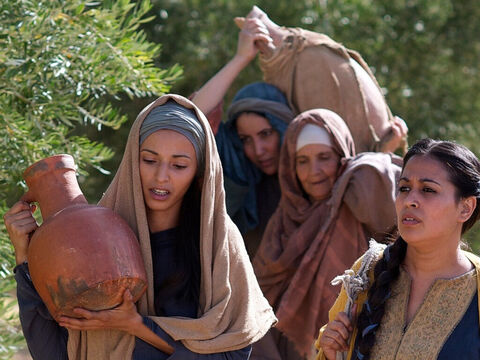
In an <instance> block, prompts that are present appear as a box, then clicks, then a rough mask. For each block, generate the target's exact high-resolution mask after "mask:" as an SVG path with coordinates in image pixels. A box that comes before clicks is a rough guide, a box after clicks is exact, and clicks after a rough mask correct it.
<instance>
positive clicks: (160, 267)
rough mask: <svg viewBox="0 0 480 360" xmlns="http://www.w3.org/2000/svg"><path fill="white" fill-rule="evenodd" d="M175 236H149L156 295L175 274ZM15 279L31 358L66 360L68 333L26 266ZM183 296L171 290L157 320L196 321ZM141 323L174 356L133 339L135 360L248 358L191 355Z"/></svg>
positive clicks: (242, 355)
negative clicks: (190, 319)
mask: <svg viewBox="0 0 480 360" xmlns="http://www.w3.org/2000/svg"><path fill="white" fill-rule="evenodd" d="M175 233H176V232H175V229H170V230H166V231H162V232H159V233H155V234H152V235H151V245H152V261H153V271H154V288H155V293H157V290H158V289H159V287H160V285H161V284H162V283H163V281H164V280H165V279H167V278H168V277H170V276H171V275H172V274H174V273H175V272H176V271H178V267H177V264H176V263H175V261H174V254H173V250H174V242H175ZM15 279H16V281H17V297H18V305H19V309H20V322H21V324H22V330H23V334H24V336H25V339H26V341H27V345H28V349H29V350H30V353H31V354H32V357H33V358H34V359H40V360H43V359H68V356H67V341H68V331H67V330H66V329H65V328H62V327H61V326H59V325H58V323H57V322H56V321H55V320H54V319H53V318H52V316H51V315H50V313H49V312H48V310H47V308H46V306H45V304H44V303H43V302H42V299H41V298H40V297H39V296H38V293H37V291H36V290H35V288H34V287H33V284H32V280H31V279H30V275H29V272H28V265H27V264H21V265H18V266H17V267H16V268H15ZM182 292H183V289H182V288H177V289H172V290H171V292H170V293H169V294H168V295H169V296H167V297H166V300H165V301H163V302H162V303H157V302H156V303H155V311H156V313H157V314H158V315H160V316H183V317H190V318H195V317H197V309H198V303H197V302H188V301H186V300H184V299H183V297H182V296H180V295H181V294H182ZM143 322H144V324H146V325H147V326H148V327H149V328H150V329H151V330H152V331H153V332H155V333H156V334H157V335H159V336H160V337H161V338H162V339H164V340H165V341H167V342H168V343H169V344H170V345H171V346H172V347H173V348H174V349H175V352H174V353H173V354H172V355H170V356H169V355H167V354H165V353H163V352H161V351H160V350H158V349H156V348H155V347H153V346H152V345H150V344H148V343H146V342H144V341H142V340H140V339H139V338H135V340H136V341H135V349H134V352H133V356H132V359H134V360H137V359H138V360H140V359H142V360H149V359H152V360H153V359H155V360H163V359H169V360H179V359H182V360H247V359H248V358H249V357H250V351H251V346H247V347H245V348H243V349H240V350H236V351H229V352H224V353H215V354H197V353H193V352H191V351H190V350H188V349H187V348H186V347H185V346H184V345H183V344H182V343H181V342H180V341H174V340H173V339H172V338H171V337H170V336H169V335H168V334H167V333H165V332H164V331H163V330H162V329H161V328H160V327H159V326H158V325H157V324H156V323H155V322H153V321H152V320H151V319H150V318H148V317H144V318H143Z"/></svg>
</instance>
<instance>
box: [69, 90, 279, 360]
mask: <svg viewBox="0 0 480 360" xmlns="http://www.w3.org/2000/svg"><path fill="white" fill-rule="evenodd" d="M170 99H173V100H174V101H176V102H177V103H179V104H181V105H183V106H185V107H186V108H189V109H193V110H194V111H195V112H196V114H197V117H198V119H199V121H200V122H201V124H202V126H203V128H204V130H205V133H206V150H205V151H206V154H205V160H206V165H205V172H204V178H203V187H202V200H201V201H202V205H201V228H200V233H201V235H200V252H201V254H200V259H201V271H202V274H201V285H200V299H199V304H200V305H199V313H198V315H199V316H198V318H197V319H189V318H177V317H157V316H155V312H154V291H153V270H152V257H151V249H150V236H149V229H148V224H147V217H146V210H145V205H144V200H143V195H142V188H141V183H140V175H139V165H138V159H139V131H140V126H141V124H142V122H143V120H144V119H145V117H146V116H147V114H148V113H149V112H150V111H151V110H152V109H153V108H154V107H156V106H161V105H162V104H164V103H165V102H167V101H168V100H170ZM99 204H100V205H103V206H106V207H108V208H111V209H113V211H115V212H116V213H118V214H120V215H121V216H122V217H123V218H124V219H125V220H126V221H127V222H128V223H129V224H130V226H131V227H132V229H133V230H134V231H135V233H136V234H137V236H138V238H139V241H140V246H141V250H142V255H143V260H144V262H145V267H146V272H147V278H148V289H147V292H146V294H144V295H143V296H142V298H141V299H140V301H139V302H138V310H139V312H140V314H142V315H148V316H150V317H151V318H152V319H153V320H154V321H155V322H156V323H157V324H158V325H159V326H160V327H161V328H162V329H163V330H165V332H167V333H168V334H169V335H170V336H171V337H172V338H173V339H174V340H180V341H182V342H183V344H184V345H185V346H186V347H187V348H188V349H190V350H191V351H193V352H197V353H203V354H204V353H216V352H225V351H232V350H237V349H241V348H243V347H245V346H247V345H249V344H251V343H253V342H255V341H257V340H259V339H260V338H261V337H262V336H263V335H264V334H265V333H266V332H267V331H268V329H270V327H271V326H272V325H273V324H275V322H276V318H275V316H274V314H273V311H272V309H271V307H270V306H269V304H268V302H267V300H266V299H265V298H264V297H263V295H262V292H261V290H260V287H259V286H258V283H257V280H256V278H255V275H254V273H253V269H252V266H251V264H250V261H249V258H248V255H247V252H246V250H245V246H244V244H243V240H242V237H241V235H240V232H239V231H238V229H237V227H236V226H235V225H234V224H233V222H232V221H231V220H230V218H229V216H228V215H227V212H226V209H225V192H224V189H223V175H222V166H221V163H220V159H219V156H218V153H217V148H216V144H215V140H214V136H213V133H212V131H211V129H210V126H209V125H208V122H207V120H206V119H205V116H204V115H203V114H202V113H201V111H200V110H199V109H198V108H197V107H196V106H195V105H194V104H193V103H191V102H190V101H188V100H187V99H185V98H183V97H181V96H178V95H165V96H162V97H161V98H159V99H157V100H156V101H154V102H153V103H151V104H150V105H148V106H147V107H146V108H145V109H144V110H143V111H142V112H141V113H140V114H139V115H138V117H137V119H136V121H135V122H134V124H133V125H132V128H131V130H130V134H129V137H128V140H127V145H126V148H125V153H124V155H123V159H122V162H121V164H120V167H119V168H118V170H117V173H116V175H115V178H114V179H113V181H112V183H111V184H110V186H109V187H108V189H107V191H106V192H105V194H104V196H103V198H102V199H101V200H100V203H99ZM134 345H135V338H134V337H133V336H131V335H129V334H127V333H125V332H120V331H116V330H106V331H103V330H98V331H81V332H80V331H69V339H68V354H69V358H70V359H81V360H84V359H95V360H98V359H112V360H113V359H115V360H117V359H131V356H132V351H133V348H134Z"/></svg>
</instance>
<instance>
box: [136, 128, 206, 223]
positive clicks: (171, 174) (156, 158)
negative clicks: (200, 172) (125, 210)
mask: <svg viewBox="0 0 480 360" xmlns="http://www.w3.org/2000/svg"><path fill="white" fill-rule="evenodd" d="M139 167H140V180H141V182H142V191H143V198H144V200H145V205H146V207H147V215H149V216H151V215H152V214H154V215H155V216H157V215H160V216H162V215H164V214H167V213H168V215H171V214H172V213H171V212H173V213H174V214H178V213H179V212H180V207H181V204H182V200H183V196H184V195H185V193H186V192H187V190H188V188H189V187H190V184H191V183H192V181H193V179H194V177H195V174H196V172H197V157H196V154H195V149H194V147H193V145H192V143H191V142H190V141H189V140H188V139H187V138H186V137H185V136H183V135H182V134H180V133H178V132H176V131H173V130H158V131H156V132H154V133H152V134H151V135H149V136H148V137H147V138H146V139H145V141H144V142H143V144H142V145H141V146H140V159H139Z"/></svg>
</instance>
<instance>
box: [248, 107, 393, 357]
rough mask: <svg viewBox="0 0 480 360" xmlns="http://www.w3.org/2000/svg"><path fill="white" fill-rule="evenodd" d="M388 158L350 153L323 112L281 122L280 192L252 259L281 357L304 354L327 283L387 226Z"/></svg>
mask: <svg viewBox="0 0 480 360" xmlns="http://www.w3.org/2000/svg"><path fill="white" fill-rule="evenodd" d="M394 161H396V159H395V158H392V155H389V154H383V153H362V154H360V155H355V147H354V143H353V140H352V136H351V134H350V131H349V130H348V127H347V126H346V124H345V122H344V121H343V120H342V118H341V117H340V116H339V115H337V114H336V113H334V112H332V111H330V110H327V109H315V110H309V111H306V112H304V113H302V114H300V115H298V116H297V117H296V118H295V119H294V120H293V121H292V123H291V124H290V125H289V127H288V129H287V131H286V133H285V141H284V144H283V146H282V149H281V154H280V166H279V181H280V187H281V191H282V197H281V200H280V203H279V206H278V207H277V210H276V212H275V213H274V215H273V216H272V218H271V219H270V222H269V223H268V225H267V229H266V230H265V233H264V236H263V239H262V242H261V244H260V248H259V250H258V253H257V256H256V257H255V259H254V269H255V272H256V274H257V278H258V280H259V283H260V286H261V288H262V291H263V293H264V294H265V296H266V297H267V299H268V300H269V302H270V304H271V305H272V306H273V308H274V310H275V314H276V316H277V317H278V321H279V322H278V324H277V329H278V330H280V332H281V333H282V336H285V337H286V338H287V339H288V341H289V344H290V346H289V345H287V346H283V349H285V348H287V349H290V350H288V351H289V352H290V353H289V355H288V358H289V359H293V356H292V355H291V348H292V347H294V348H295V350H296V352H297V353H298V354H299V355H298V356H299V358H303V357H304V356H307V355H308V354H309V353H310V351H311V349H312V344H313V341H314V339H315V336H316V335H317V332H318V329H319V328H320V327H321V326H322V325H323V324H325V323H326V322H327V319H328V309H329V308H330V306H331V305H332V304H333V302H334V300H335V297H336V295H337V292H338V288H335V287H332V286H331V285H330V281H331V280H332V279H333V278H334V277H335V276H336V275H338V274H340V273H342V272H343V270H344V269H345V268H346V267H348V266H350V265H351V264H352V263H353V261H354V260H355V259H356V258H357V257H358V256H359V255H360V254H361V253H363V251H365V250H366V248H367V245H368V239H369V238H370V237H375V238H377V239H383V238H384V237H385V236H386V235H388V234H390V232H391V231H392V230H393V229H394V227H395V208H394V197H395V184H396V179H397V177H398V175H399V173H400V170H401V168H400V166H398V165H396V164H394ZM299 329H301V330H299ZM275 336H277V338H278V334H276V335H275ZM276 341H277V344H279V343H280V342H282V343H285V339H284V338H282V337H280V338H279V339H277V340H276ZM284 345H285V344H284ZM272 352H273V350H272ZM255 354H256V346H254V349H253V354H252V358H253V357H254V355H255ZM278 358H280V359H284V358H287V357H286V356H285V355H283V354H282V353H280V354H279V357H278Z"/></svg>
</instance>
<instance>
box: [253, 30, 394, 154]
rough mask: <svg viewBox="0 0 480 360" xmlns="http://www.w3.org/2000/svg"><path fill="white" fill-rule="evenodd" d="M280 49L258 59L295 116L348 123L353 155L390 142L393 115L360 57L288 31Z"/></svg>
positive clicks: (319, 38)
mask: <svg viewBox="0 0 480 360" xmlns="http://www.w3.org/2000/svg"><path fill="white" fill-rule="evenodd" d="M286 30H288V32H289V33H290V35H288V36H286V37H285V39H284V41H283V44H282V46H280V47H279V48H277V49H276V50H275V52H274V53H273V54H272V55H270V56H265V55H264V56H260V67H261V69H262V71H263V75H264V80H265V81H266V82H268V83H270V84H273V85H275V86H277V87H278V88H279V89H280V90H282V91H283V93H284V94H285V95H286V96H287V98H288V101H289V103H290V106H291V108H292V109H293V110H294V111H295V112H296V113H297V114H299V113H301V112H303V111H306V110H310V109H316V108H325V109H330V110H332V111H334V112H336V113H337V114H339V115H340V116H341V117H342V118H343V120H344V121H345V122H346V123H347V125H348V127H349V129H350V132H351V133H352V136H353V140H354V141H355V148H356V150H357V152H359V153H360V152H364V151H378V150H380V149H381V145H382V143H384V142H386V141H387V140H388V139H389V138H390V137H391V121H393V116H392V113H391V112H390V109H389V107H388V105H387V103H386V100H385V98H384V96H383V95H382V91H381V89H380V87H379V85H378V83H377V81H376V79H375V77H374V75H373V73H372V72H371V70H370V68H369V67H368V65H367V64H366V62H365V61H364V60H363V58H362V57H361V56H360V54H358V53H357V52H355V51H352V50H349V49H347V48H345V47H344V46H343V45H341V44H339V43H337V42H335V41H334V40H332V39H331V38H329V37H328V36H326V35H324V34H319V33H315V32H312V31H307V30H303V29H300V28H286Z"/></svg>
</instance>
